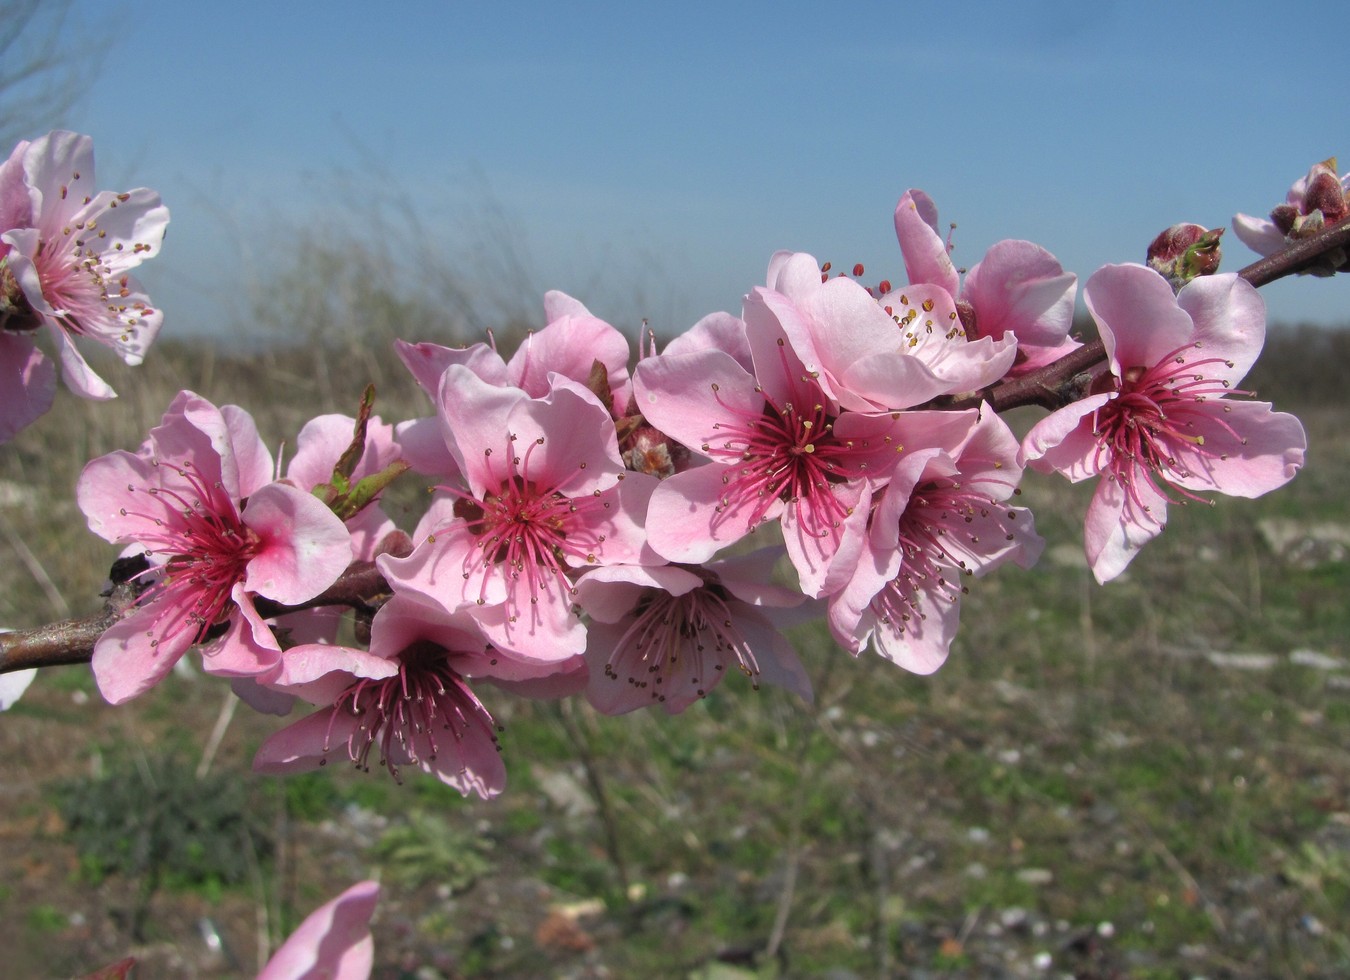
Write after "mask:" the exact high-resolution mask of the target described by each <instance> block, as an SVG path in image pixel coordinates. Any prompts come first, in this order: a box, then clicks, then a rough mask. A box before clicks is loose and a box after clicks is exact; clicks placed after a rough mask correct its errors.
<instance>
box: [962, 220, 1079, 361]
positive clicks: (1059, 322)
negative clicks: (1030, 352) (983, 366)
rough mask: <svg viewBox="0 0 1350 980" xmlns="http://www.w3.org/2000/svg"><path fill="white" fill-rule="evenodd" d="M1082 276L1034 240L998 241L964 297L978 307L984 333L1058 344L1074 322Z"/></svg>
mask: <svg viewBox="0 0 1350 980" xmlns="http://www.w3.org/2000/svg"><path fill="white" fill-rule="evenodd" d="M1077 284H1078V277H1077V276H1075V275H1073V273H1070V272H1065V271H1064V269H1063V267H1062V266H1061V265H1060V264H1059V262H1058V260H1056V259H1055V257H1054V256H1053V255H1051V254H1050V253H1049V252H1047V251H1046V250H1045V249H1043V248H1041V247H1040V246H1039V245H1034V244H1032V243H1031V242H1024V241H1013V240H1008V241H1001V242H995V243H994V245H993V246H991V247H990V249H989V251H988V252H986V253H985V255H984V258H983V259H982V260H981V261H980V262H977V263H976V264H975V267H974V268H973V269H971V270H970V272H968V273H967V274H966V283H965V288H964V291H963V293H962V296H963V298H964V299H966V300H968V301H969V302H970V303H971V305H972V306H974V307H975V313H976V317H977V321H976V325H977V329H978V331H979V335H980V336H981V337H995V338H997V337H1001V336H1003V334H1004V333H1005V332H1008V331H1011V332H1012V333H1013V334H1014V335H1015V336H1016V337H1017V342H1018V344H1019V345H1030V346H1035V347H1054V346H1057V345H1058V344H1060V343H1062V342H1063V341H1064V338H1065V337H1067V336H1068V333H1069V329H1070V328H1071V327H1072V326H1073V300H1074V292H1075V290H1076V287H1077Z"/></svg>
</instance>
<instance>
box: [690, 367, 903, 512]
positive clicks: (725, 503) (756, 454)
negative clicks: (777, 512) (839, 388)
mask: <svg viewBox="0 0 1350 980" xmlns="http://www.w3.org/2000/svg"><path fill="white" fill-rule="evenodd" d="M712 390H713V397H714V398H715V399H716V400H717V403H718V404H719V405H720V406H721V407H722V408H723V410H724V411H725V412H726V414H727V416H728V420H727V421H722V422H717V423H714V425H713V428H714V429H716V430H717V432H718V437H717V438H718V441H717V442H716V443H713V442H705V443H704V444H703V445H702V446H701V447H700V448H701V450H702V452H703V453H704V454H705V455H707V456H709V457H710V458H712V459H713V460H714V461H722V462H724V463H726V464H727V466H726V470H725V472H724V473H723V474H722V483H723V484H724V486H725V487H726V489H725V491H724V492H723V494H722V498H721V502H720V504H719V506H718V507H717V513H718V514H723V513H725V512H727V511H739V510H741V509H742V508H748V514H747V515H746V517H745V519H746V523H747V525H748V528H749V529H750V530H754V528H755V526H756V525H758V524H760V523H762V522H763V521H764V519H765V516H766V515H767V514H768V513H769V511H770V510H771V509H772V508H773V507H774V505H775V504H776V503H777V502H778V501H784V502H786V503H789V504H792V505H793V506H795V508H796V511H797V516H798V517H799V518H800V519H801V521H802V524H803V526H804V527H806V528H807V529H808V530H809V531H810V532H811V533H814V534H821V535H823V534H826V533H828V530H827V528H829V527H836V528H837V527H838V526H839V524H840V522H841V521H842V520H843V519H844V518H845V517H847V516H848V514H849V510H850V508H849V507H848V506H847V505H846V504H845V503H843V502H842V501H841V500H840V499H839V498H838V497H837V496H836V495H835V492H834V488H835V487H837V486H839V485H840V484H843V483H846V482H848V481H850V480H857V479H860V478H862V477H863V476H864V475H865V474H866V470H867V466H868V462H867V460H868V457H870V456H872V455H874V454H875V450H874V449H873V448H872V446H871V444H870V441H869V440H866V439H862V440H854V439H841V438H839V437H838V436H836V435H835V433H834V425H835V421H836V419H837V416H836V415H834V414H832V412H831V411H830V409H829V407H828V405H829V401H828V399H827V398H826V397H825V394H824V392H822V391H821V390H820V386H819V385H818V384H816V382H815V381H814V380H812V379H811V378H809V377H803V378H801V379H800V383H799V384H798V385H797V388H796V392H795V395H794V398H793V399H791V400H785V401H783V402H781V403H779V402H778V401H776V400H775V399H773V398H772V397H770V396H769V395H768V394H767V393H765V392H764V389H763V388H761V387H759V386H756V387H755V391H756V392H757V393H759V394H761V395H763V397H764V407H763V409H762V410H761V411H760V412H759V413H758V414H755V413H752V412H747V411H744V410H742V409H738V408H736V407H735V406H732V405H729V404H727V403H726V402H725V401H723V399H722V397H721V394H720V388H719V386H718V385H716V384H714V385H713V386H712ZM887 441H889V438H888V440H887Z"/></svg>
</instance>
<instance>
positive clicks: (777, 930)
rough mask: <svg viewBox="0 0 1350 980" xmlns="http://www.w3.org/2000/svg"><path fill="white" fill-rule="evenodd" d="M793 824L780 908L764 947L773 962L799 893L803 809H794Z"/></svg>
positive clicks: (779, 901)
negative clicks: (798, 880)
mask: <svg viewBox="0 0 1350 980" xmlns="http://www.w3.org/2000/svg"><path fill="white" fill-rule="evenodd" d="M790 820H791V824H790V825H789V829H788V847H787V867H786V868H785V869H784V871H783V890H782V891H781V892H779V894H778V907H777V908H776V909H775V910H774V913H773V928H772V929H771V930H769V942H768V945H766V946H765V947H764V958H765V959H766V960H772V959H773V958H774V957H776V956H777V955H778V948H779V947H780V946H782V945H783V935H784V934H785V933H786V932H787V922H788V915H789V914H791V912H792V899H793V897H794V896H795V895H796V892H797V869H798V868H799V867H800V866H801V858H802V854H801V837H802V807H799V806H795V807H793V808H792V813H791V816H790Z"/></svg>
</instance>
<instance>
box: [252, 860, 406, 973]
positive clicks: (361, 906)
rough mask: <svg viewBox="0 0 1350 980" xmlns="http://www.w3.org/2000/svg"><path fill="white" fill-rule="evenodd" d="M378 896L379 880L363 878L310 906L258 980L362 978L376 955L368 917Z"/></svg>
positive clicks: (268, 962) (368, 971)
mask: <svg viewBox="0 0 1350 980" xmlns="http://www.w3.org/2000/svg"><path fill="white" fill-rule="evenodd" d="M379 897H380V886H379V884H378V883H377V882H374V881H363V882H361V883H360V884H357V885H353V886H352V887H351V888H348V889H347V890H346V891H345V892H343V893H342V894H341V895H339V896H338V897H337V898H335V899H333V900H332V901H330V902H327V903H325V904H324V905H322V906H320V907H319V908H317V909H315V910H314V911H313V912H311V913H310V914H309V916H308V917H307V918H306V919H305V921H304V922H302V923H300V928H298V929H296V930H295V932H293V933H292V934H291V936H290V938H289V939H287V940H286V942H284V943H283V944H282V945H281V948H280V949H278V950H277V951H276V953H274V954H273V955H272V958H271V959H270V960H268V961H267V965H266V966H264V967H263V969H262V972H261V973H259V974H258V980H365V978H367V977H369V976H370V970H371V966H372V965H373V963H374V959H375V941H374V939H372V938H371V935H370V917H371V916H372V915H374V914H375V902H376V900H377V899H378V898H379Z"/></svg>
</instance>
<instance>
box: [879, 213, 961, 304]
mask: <svg viewBox="0 0 1350 980" xmlns="http://www.w3.org/2000/svg"><path fill="white" fill-rule="evenodd" d="M937 223H938V210H937V205H936V204H934V203H933V200H932V198H930V197H929V196H928V195H927V194H925V193H924V192H923V191H920V190H908V191H905V193H904V196H903V197H901V198H900V203H899V204H898V205H896V208H895V235H896V238H898V239H899V240H900V253H901V254H902V255H903V256H904V258H905V272H906V274H907V275H908V276H909V281H910V282H911V283H931V284H932V285H934V286H941V287H942V288H943V289H945V290H946V291H947V292H948V293H950V294H951V295H953V296H955V295H956V291H957V289H958V288H959V285H960V277H959V276H958V275H957V273H956V266H955V265H953V264H952V260H951V256H950V255H949V254H948V253H947V243H946V242H945V241H943V239H942V236H941V235H940V234H938V229H937Z"/></svg>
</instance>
